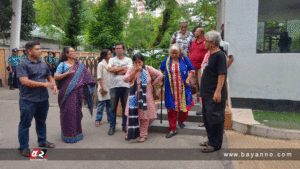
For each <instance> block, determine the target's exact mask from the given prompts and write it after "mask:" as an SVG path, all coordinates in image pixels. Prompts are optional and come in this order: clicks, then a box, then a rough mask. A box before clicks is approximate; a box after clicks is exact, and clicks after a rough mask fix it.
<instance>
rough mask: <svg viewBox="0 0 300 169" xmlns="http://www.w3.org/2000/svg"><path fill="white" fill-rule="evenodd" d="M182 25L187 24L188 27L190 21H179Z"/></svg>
mask: <svg viewBox="0 0 300 169" xmlns="http://www.w3.org/2000/svg"><path fill="white" fill-rule="evenodd" d="M182 24H186V25H188V21H187V20H182V21H179V25H182Z"/></svg>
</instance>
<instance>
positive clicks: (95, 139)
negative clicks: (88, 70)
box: [0, 88, 234, 169]
mask: <svg viewBox="0 0 300 169" xmlns="http://www.w3.org/2000/svg"><path fill="white" fill-rule="evenodd" d="M18 98H19V97H18V90H14V91H10V90H8V89H7V88H5V89H3V88H0V126H1V127H0V150H1V149H5V148H10V149H11V150H12V151H14V152H15V153H13V157H14V159H24V158H23V157H22V156H21V155H19V154H18V152H17V151H16V149H17V148H18V146H19V145H18V137H17V133H18V123H19V120H20V119H19V114H20V113H19V105H18ZM49 101H50V109H49V112H48V117H47V137H48V140H49V141H51V142H54V143H55V144H56V148H57V149H62V148H67V149H74V148H79V149H82V151H83V152H84V151H85V149H84V148H87V149H94V148H111V149H120V148H129V149H146V148H155V149H157V148H161V149H165V148H170V149H176V148H183V149H188V150H189V149H190V150H193V151H191V152H193V154H182V156H185V157H186V156H191V157H193V156H198V157H199V158H200V159H202V157H203V159H204V158H209V159H214V160H187V161H183V160H179V161H177V160H176V161H171V160H163V161H158V160H151V161H149V160H148V161H141V160H138V161H137V160H135V161H128V160H110V161H109V160H108V161H103V160H102V161H96V160H95V161H75V160H72V161H71V160H70V161H50V160H48V161H46V162H32V161H29V159H28V161H26V160H25V161H24V160H23V161H18V160H14V161H7V160H6V161H4V160H0V166H1V167H0V168H1V169H2V168H37V167H39V168H81V169H82V168H124V169H126V168H128V169H132V168H143V169H144V168H184V169H185V168H191V169H193V168H215V169H222V168H224V169H225V168H226V169H227V168H234V166H233V163H232V162H231V161H222V160H218V159H219V157H220V153H221V152H218V153H217V152H214V153H211V154H209V155H206V154H203V153H201V148H200V147H199V142H203V141H206V138H204V137H203V136H189V135H179V134H178V135H177V136H175V137H173V138H171V139H166V138H165V134H163V133H150V134H149V135H148V139H147V140H146V142H144V143H140V144H138V143H136V142H135V141H130V142H126V141H125V140H124V137H125V133H123V132H121V118H117V131H116V133H115V135H114V136H108V135H107V131H108V128H109V124H108V122H107V120H106V116H105V117H104V119H103V122H102V123H101V126H100V127H94V118H93V119H91V116H90V115H89V112H88V111H87V109H83V115H84V117H83V119H82V127H83V134H84V139H83V140H82V141H79V142H78V143H75V144H66V143H64V142H62V140H61V138H60V133H61V132H60V121H59V108H58V107H57V96H54V95H52V94H50V99H49ZM36 140H37V136H36V133H35V121H34V120H33V122H32V127H31V128H30V141H29V145H30V148H37V146H38V145H37V142H36ZM226 146H227V143H226V140H225V144H224V147H226ZM195 150H196V151H195ZM50 151H51V150H50ZM112 151H113V150H112ZM51 155H53V154H51V153H48V159H50V156H51ZM178 155H181V154H180V151H179V153H178V154H177V157H178ZM158 156H159V154H158ZM0 157H1V155H0ZM153 158H156V157H153ZM161 158H163V157H161Z"/></svg>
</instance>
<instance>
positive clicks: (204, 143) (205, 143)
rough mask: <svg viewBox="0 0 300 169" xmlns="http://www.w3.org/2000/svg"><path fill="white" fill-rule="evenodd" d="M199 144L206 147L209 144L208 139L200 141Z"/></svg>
mask: <svg viewBox="0 0 300 169" xmlns="http://www.w3.org/2000/svg"><path fill="white" fill-rule="evenodd" d="M199 145H200V146H202V147H207V146H209V144H208V141H205V142H203V143H200V144H199Z"/></svg>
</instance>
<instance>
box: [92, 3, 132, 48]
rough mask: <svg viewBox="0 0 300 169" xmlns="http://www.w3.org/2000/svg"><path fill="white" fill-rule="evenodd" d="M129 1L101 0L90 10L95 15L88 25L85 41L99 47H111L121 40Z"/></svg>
mask: <svg viewBox="0 0 300 169" xmlns="http://www.w3.org/2000/svg"><path fill="white" fill-rule="evenodd" d="M130 4H131V3H130V1H129V0H126V1H114V0H102V1H101V2H98V5H97V6H96V7H95V8H94V9H93V10H92V14H93V15H94V17H95V20H94V19H91V20H90V22H89V25H88V31H87V42H88V43H89V44H90V45H92V46H95V47H99V48H107V49H109V48H111V47H112V46H113V45H115V44H116V43H118V42H121V41H122V33H123V30H124V22H125V21H126V17H127V16H126V15H127V12H128V11H129V8H130Z"/></svg>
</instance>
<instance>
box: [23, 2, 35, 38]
mask: <svg viewBox="0 0 300 169" xmlns="http://www.w3.org/2000/svg"><path fill="white" fill-rule="evenodd" d="M33 4H34V0H23V1H22V17H21V39H28V38H30V37H31V31H32V30H33V29H34V26H35V9H34V8H33Z"/></svg>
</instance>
